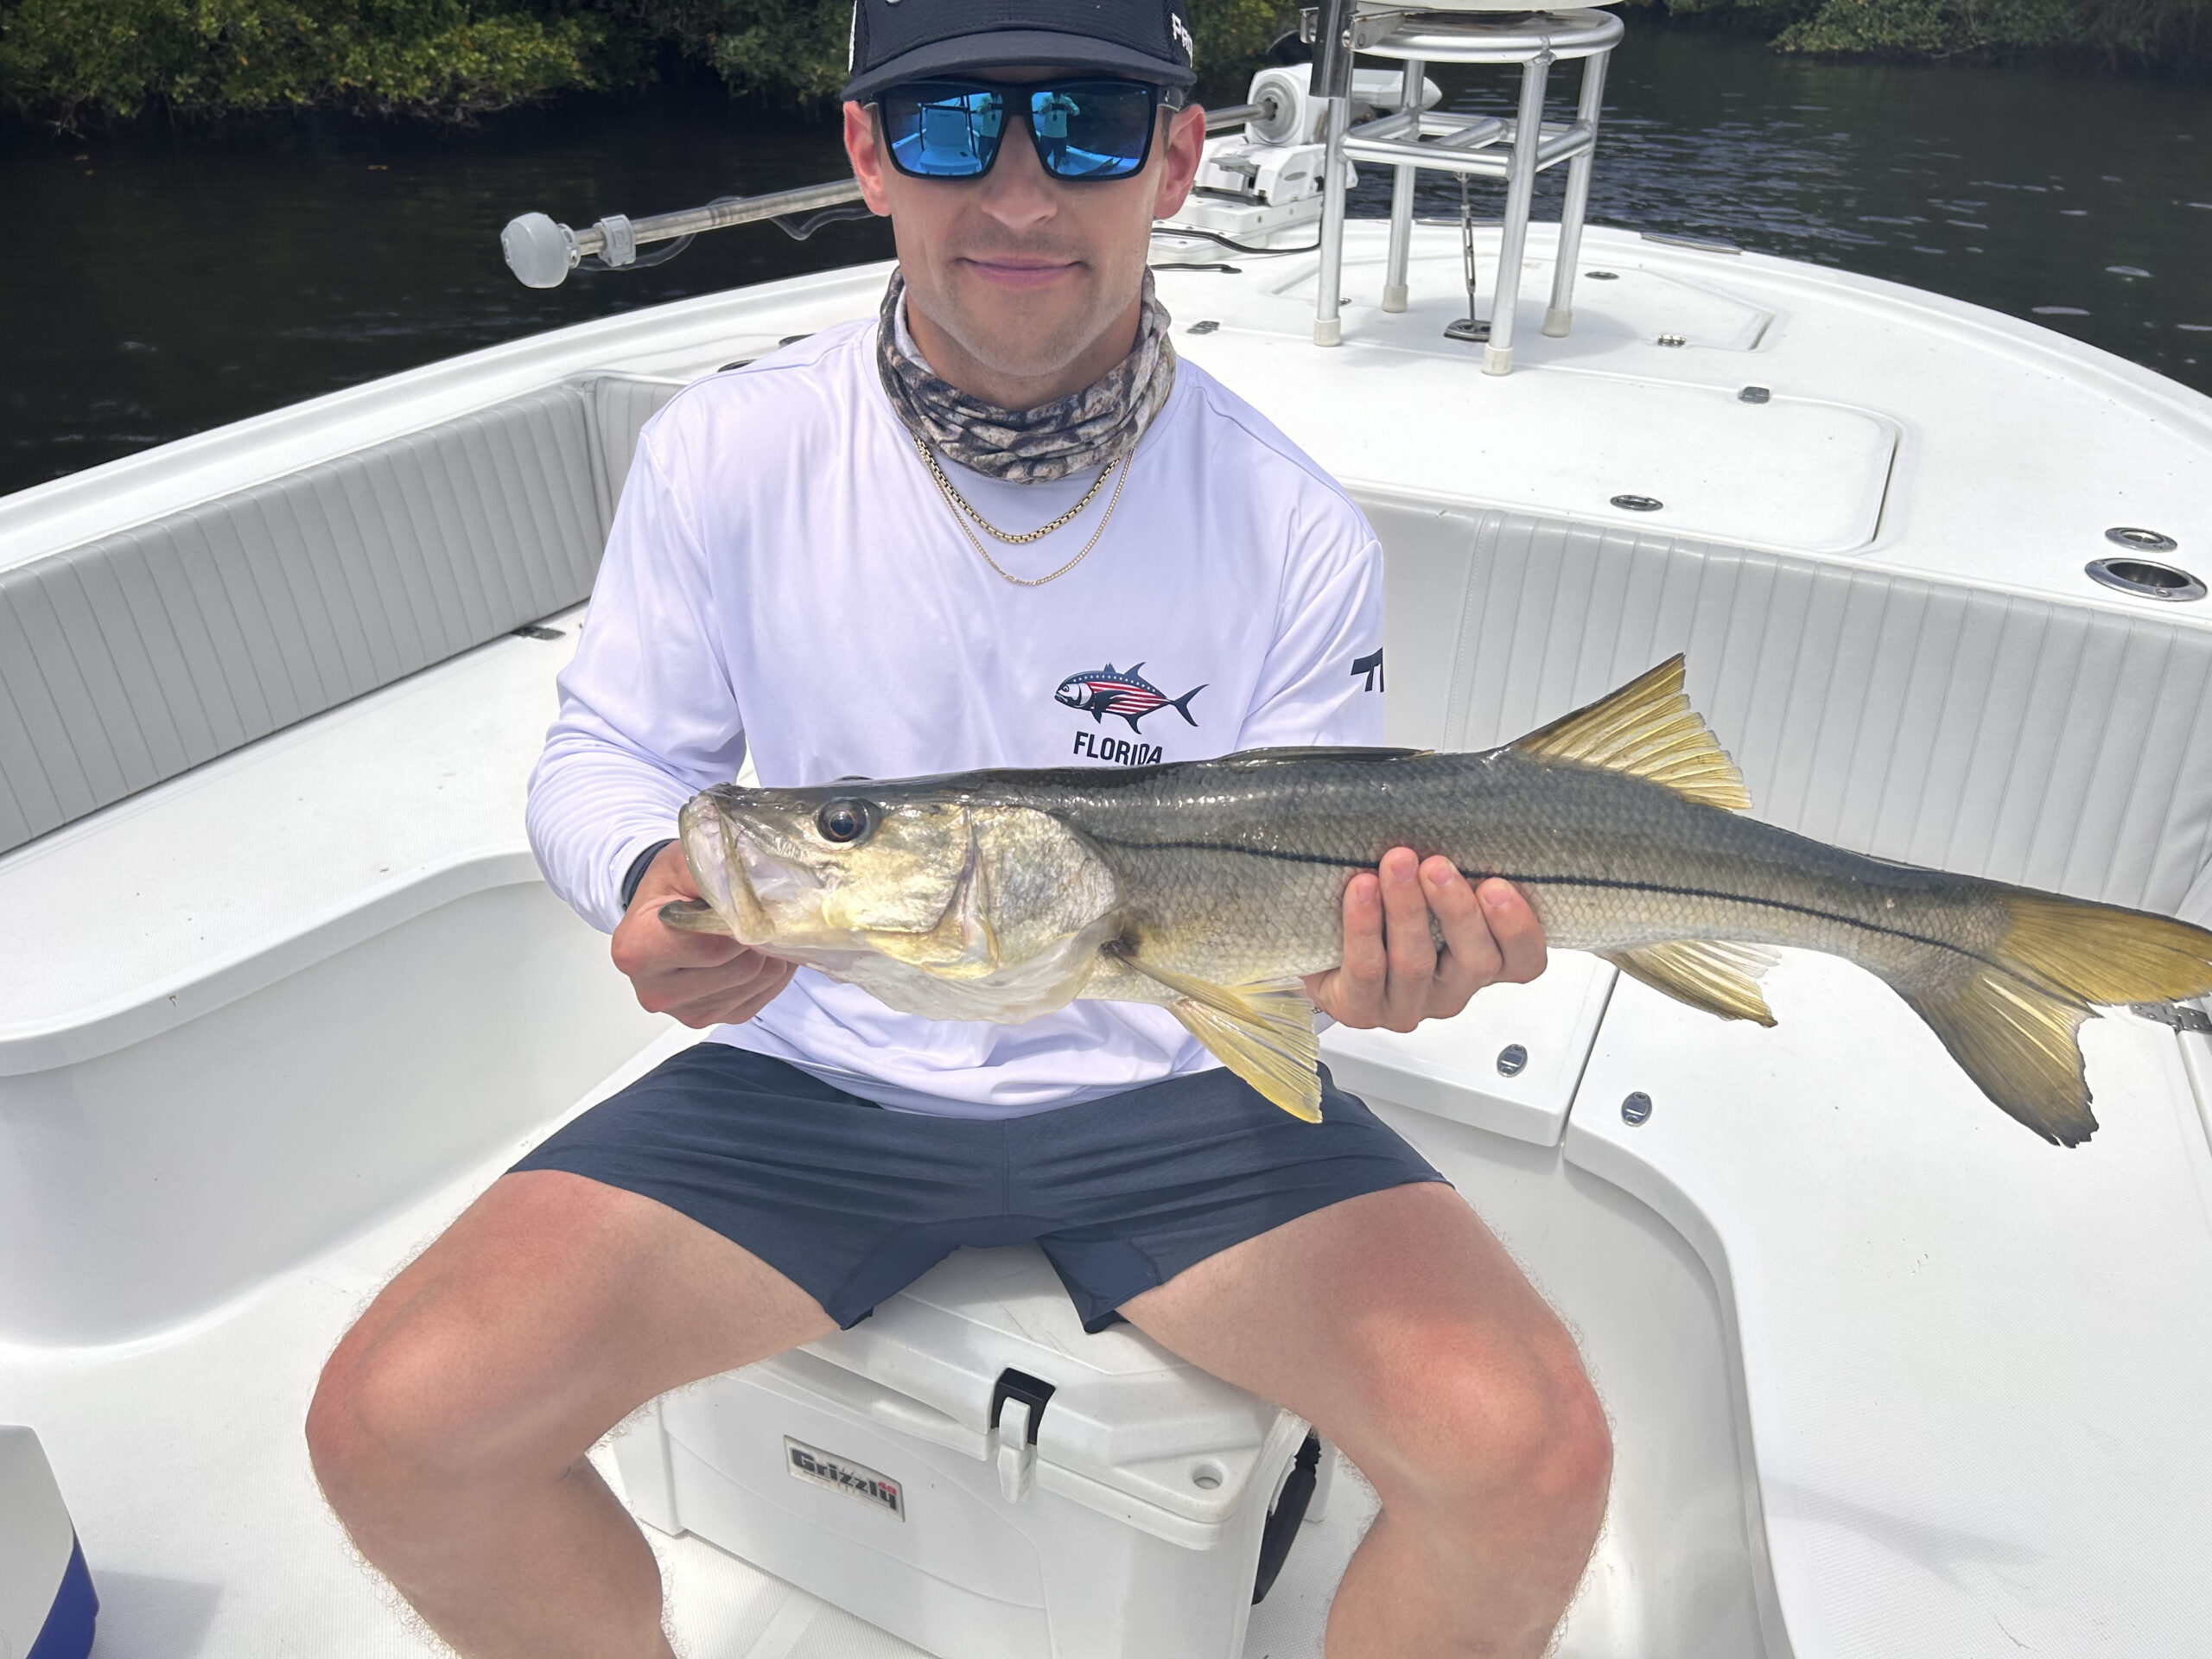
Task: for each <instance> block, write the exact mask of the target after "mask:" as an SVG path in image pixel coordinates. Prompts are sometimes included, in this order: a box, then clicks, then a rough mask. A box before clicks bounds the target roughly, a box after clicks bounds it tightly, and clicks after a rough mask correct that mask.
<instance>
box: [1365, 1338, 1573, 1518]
mask: <svg viewBox="0 0 2212 1659" xmlns="http://www.w3.org/2000/svg"><path fill="white" fill-rule="evenodd" d="M1385 1411H1386V1416H1385V1418H1384V1421H1383V1436H1384V1439H1385V1440H1386V1442H1387V1444H1388V1446H1389V1457H1388V1460H1387V1467H1386V1471H1376V1473H1377V1476H1378V1478H1377V1479H1376V1484H1377V1485H1378V1486H1379V1487H1381V1488H1383V1498H1384V1501H1385V1502H1386V1503H1388V1502H1389V1501H1390V1500H1391V1499H1392V1498H1393V1497H1395V1498H1396V1499H1398V1500H1399V1501H1400V1502H1401V1503H1404V1502H1407V1501H1411V1502H1413V1503H1418V1504H1420V1505H1421V1506H1422V1507H1424V1508H1427V1509H1430V1510H1433V1511H1434V1512H1435V1513H1436V1514H1437V1515H1438V1516H1439V1517H1440V1518H1448V1517H1450V1516H1466V1517H1469V1518H1478V1517H1481V1516H1489V1515H1496V1514H1497V1513H1499V1512H1500V1510H1501V1506H1503V1508H1506V1509H1510V1510H1515V1511H1518V1512H1521V1513H1523V1514H1526V1513H1529V1511H1531V1510H1536V1511H1541V1513H1543V1514H1544V1515H1546V1516H1551V1517H1553V1518H1554V1522H1555V1523H1557V1524H1560V1525H1563V1526H1567V1527H1570V1528H1576V1527H1580V1526H1581V1525H1585V1524H1586V1526H1587V1528H1588V1529H1589V1530H1590V1532H1591V1533H1592V1535H1594V1534H1595V1532H1596V1529H1597V1526H1598V1522H1599V1520H1600V1519H1601V1518H1602V1517H1603V1515H1604V1512H1605V1493H1606V1489H1607V1486H1608V1484H1610V1482H1611V1476H1612V1456H1613V1452H1612V1435H1611V1429H1610V1428H1609V1427H1608V1426H1607V1424H1606V1421H1605V1408H1604V1407H1603V1406H1602V1405H1600V1404H1599V1400H1598V1395H1597V1391H1596V1389H1593V1388H1592V1386H1591V1384H1590V1379H1589V1377H1588V1376H1587V1375H1586V1373H1585V1372H1584V1370H1583V1369H1582V1364H1581V1361H1580V1357H1579V1356H1578V1355H1577V1354H1576V1353H1575V1351H1574V1347H1573V1343H1572V1342H1571V1341H1570V1340H1569V1339H1568V1338H1567V1336H1566V1334H1565V1333H1564V1332H1560V1333H1559V1334H1558V1336H1557V1338H1556V1339H1555V1340H1547V1341H1542V1342H1539V1343H1536V1344H1532V1345H1531V1346H1530V1347H1529V1348H1528V1349H1527V1350H1525V1351H1522V1352H1520V1353H1517V1354H1516V1355H1514V1356H1512V1357H1510V1358H1506V1359H1503V1360H1501V1359H1500V1358H1499V1357H1498V1356H1497V1355H1496V1354H1494V1353H1483V1354H1479V1355H1469V1356H1465V1357H1462V1358H1459V1359H1458V1360H1457V1361H1456V1362H1455V1361H1453V1360H1451V1359H1443V1358H1440V1363H1433V1364H1432V1365H1430V1366H1427V1367H1425V1368H1424V1370H1423V1373H1422V1375H1421V1376H1420V1377H1419V1378H1418V1379H1415V1380H1410V1381H1407V1382H1405V1383H1401V1384H1400V1385H1399V1386H1396V1387H1395V1388H1393V1389H1392V1390H1391V1397H1390V1399H1389V1402H1387V1403H1386V1406H1385ZM1394 1489H1395V1490H1394Z"/></svg>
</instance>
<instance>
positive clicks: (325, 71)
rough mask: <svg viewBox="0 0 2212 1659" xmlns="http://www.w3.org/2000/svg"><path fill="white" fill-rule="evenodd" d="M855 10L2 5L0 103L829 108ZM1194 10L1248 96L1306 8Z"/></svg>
mask: <svg viewBox="0 0 2212 1659" xmlns="http://www.w3.org/2000/svg"><path fill="white" fill-rule="evenodd" d="M851 16H852V7H851V0H0V104H4V105H8V106H10V107H12V108H13V109H14V110H15V111H16V112H18V113H19V114H22V115H27V116H29V117H32V118H36V119H41V120H45V121H50V122H54V123H58V124H61V125H64V126H75V125H78V124H81V123H83V122H85V121H86V120H88V119H95V118H113V117H129V116H132V115H136V114H137V113H138V112H140V111H144V110H149V109H153V110H163V111H168V112H169V113H171V114H174V115H179V116H184V117H196V116H211V115H223V114H232V113H251V112H258V111H278V110H302V109H314V108H339V109H352V110H357V111H365V112H374V113H404V114H409V115H416V116H423V117H428V118H435V119H445V120H456V119H458V120H466V119H468V118H472V117H474V116H476V115H480V114H483V113H486V112H487V111H493V110H498V109H502V108H505V107H507V106H509V105H515V104H519V103H524V102H528V101H530V100H531V99H538V98H543V97H544V96H545V95H547V94H549V93H552V92H607V91H614V90H619V89H621V88H624V87H628V86H636V85H639V84H640V83H641V82H644V81H645V80H648V79H652V77H653V76H654V75H655V74H656V73H658V72H659V71H661V70H663V69H664V68H665V67H667V66H668V64H669V63H670V61H671V60H681V61H688V62H690V63H693V64H696V65H699V66H702V67H705V68H707V69H709V70H711V71H712V72H714V73H715V74H717V75H719V76H720V77H721V79H723V80H724V81H725V82H726V83H728V86H729V87H730V89H731V91H732V92H734V93H738V94H740V95H743V96H747V97H750V98H756V99H764V100H767V101H770V102H772V103H777V104H783V105H817V106H818V105H822V104H824V103H826V102H827V101H829V99H832V98H833V97H834V96H835V95H836V91H837V88H838V87H839V86H842V84H843V82H844V79H845V48H846V35H847V30H848V28H849V23H850V21H851ZM1190 16H1191V22H1192V34H1193V35H1194V37H1195V40H1196V44H1197V48H1198V62H1199V66H1200V68H1201V70H1202V71H1205V72H1207V73H1208V76H1209V79H1218V80H1219V82H1220V83H1221V84H1222V85H1224V86H1233V87H1238V88H1241V83H1242V79H1243V74H1244V73H1247V72H1248V71H1249V67H1250V66H1251V65H1252V63H1253V62H1254V61H1255V60H1256V59H1257V58H1258V57H1259V55H1260V54H1261V53H1262V51H1264V50H1265V48H1266V47H1267V44H1268V41H1270V40H1271V39H1273V38H1274V36H1275V35H1277V34H1278V33H1280V32H1281V30H1282V29H1286V28H1287V27H1290V26H1292V25H1293V24H1294V23H1295V22H1296V17H1297V13H1296V9H1295V7H1294V5H1285V4H1283V3H1280V0H1190Z"/></svg>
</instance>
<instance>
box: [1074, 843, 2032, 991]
mask: <svg viewBox="0 0 2212 1659" xmlns="http://www.w3.org/2000/svg"><path fill="white" fill-rule="evenodd" d="M1091 839H1092V840H1093V841H1096V842H1099V843H1101V844H1102V845H1103V846H1108V847H1123V848H1127V849H1129V850H1130V851H1132V852H1147V853H1235V854H1239V855H1243V856H1244V857H1247V858H1268V859H1273V860H1274V861H1277V862H1278V863H1284V864H1321V865H1326V866H1329V867H1330V868H1334V869H1339V870H1364V869H1369V868H1372V867H1371V866H1370V864H1369V863H1368V862H1367V861H1366V860H1364V859H1357V858H1334V857H1332V856H1331V855H1328V854H1326V853H1294V852H1291V851H1289V850H1287V849H1274V848H1262V847H1239V846H1236V845H1234V844H1232V843H1229V842H1212V841H1116V840H1115V839H1114V838H1113V837H1111V836H1097V835H1094V836H1092V837H1091ZM1494 875H1496V876H1503V878H1504V879H1505V880H1508V881H1517V882H1520V883H1522V885H1524V886H1527V887H1602V888H1604V889H1605V890H1606V891H1607V892H1610V893H1672V894H1674V895H1675V897H1677V898H1683V899H1713V900H1715V901H1717V902H1719V903H1725V904H1731V905H1751V906H1755V907H1757V908H1758V909H1761V910H1779V911H1783V912H1787V913H1789V914H1790V915H1793V916H1810V917H1813V918H1816V919H1818V920H1821V921H1824V922H1840V923H1841V924H1842V925H1844V926H1846V927H1853V928H1857V929H1858V930H1859V931H1860V932H1862V933H1875V934H1879V935H1880V936H1882V937H1883V938H1891V939H1904V940H1905V941H1906V942H1907V943H1908V944H1924V945H1927V946H1929V948H1930V949H1932V950H1948V951H1950V952H1952V953H1953V954H1954V955H1955V956H1961V957H1966V958H1967V960H1968V961H1970V962H1978V963H1981V965H1982V966H1983V967H1985V968H1993V969H1996V970H1997V971H1998V972H1999V973H2000V974H2003V975H2004V976H2005V977H2007V978H2008V979H2018V978H2019V977H2020V974H2019V971H2018V969H2014V968H2012V967H2011V966H2009V965H2007V964H2006V963H2002V962H1999V961H1997V960H1996V959H1994V958H1993V957H1985V956H1983V955H1982V954H1981V953H1980V951H1978V950H1967V948H1966V947H1965V946H1963V945H1960V944H1953V943H1952V942H1951V941H1950V940H1948V939H1936V938H1929V936H1928V935H1926V934H1925V933H1913V932H1909V931H1906V930H1905V929H1904V928H1901V927H1884V926H1882V925H1880V924H1878V923H1876V922H1865V921H1861V920H1859V918H1857V917H1856V916H1846V915H1843V914H1841V913H1840V912H1836V911H1833V910H1822V909H1821V908H1820V907H1819V906H1816V905H1796V904H1792V903H1790V902H1789V900H1788V899H1761V898H1759V897H1758V896H1757V895H1756V894H1753V893H1723V892H1719V891H1718V890H1717V889H1714V888H1710V887H1667V886H1665V885H1663V884H1662V883H1660V882H1657V881H1627V880H1621V879H1619V878H1618V877H1612V876H1603V875H1516V874H1514V872H1512V871H1511V870H1484V871H1483V872H1482V873H1481V874H1478V876H1477V877H1476V878H1475V879H1476V880H1482V881H1486V880H1489V879H1490V878H1491V876H1494ZM2069 995H2070V993H2069Z"/></svg>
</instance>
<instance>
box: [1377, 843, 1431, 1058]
mask: <svg viewBox="0 0 2212 1659" xmlns="http://www.w3.org/2000/svg"><path fill="white" fill-rule="evenodd" d="M1378 874H1379V875H1380V877H1381V880H1382V889H1383V938H1384V941H1385V944H1386V946H1387V948H1388V950H1389V963H1390V973H1389V982H1388V983H1387V984H1386V985H1385V986H1384V988H1383V1024H1385V1025H1386V1026H1388V1027H1390V1029H1391V1030H1393V1031H1411V1030H1412V1029H1413V1028H1414V1027H1415V1026H1417V1025H1419V1024H1420V1023H1421V1020H1422V1018H1423V1017H1424V1016H1425V1015H1427V1013H1428V994H1429V988H1430V984H1431V982H1432V981H1433V979H1434V978H1435V976H1436V941H1435V939H1434V938H1433V936H1432V935H1431V934H1430V932H1429V926H1428V896H1427V893H1425V892H1423V891H1422V883H1421V864H1420V861H1419V860H1417V859H1416V858H1415V857H1414V855H1413V853H1412V851H1411V850H1410V849H1407V848H1404V847H1394V848H1392V849H1390V850H1389V852H1387V853H1385V854H1383V862H1382V865H1381V867H1380V869H1379V871H1378Z"/></svg>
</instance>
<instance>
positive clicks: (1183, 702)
mask: <svg viewBox="0 0 2212 1659" xmlns="http://www.w3.org/2000/svg"><path fill="white" fill-rule="evenodd" d="M1203 690H1205V687H1204V686H1203V685H1194V686H1192V688H1191V689H1190V690H1187V691H1185V693H1184V694H1183V695H1182V696H1179V697H1175V698H1173V699H1171V700H1170V701H1169V702H1168V704H1167V706H1168V707H1169V708H1170V709H1173V710H1174V711H1175V712H1176V713H1177V714H1179V715H1182V716H1183V718H1184V720H1185V721H1186V722H1188V723H1189V724H1191V725H1192V726H1195V725H1197V724H1198V720H1197V718H1196V717H1195V716H1194V715H1192V713H1191V699H1192V697H1195V696H1198V693H1199V692H1201V691H1203Z"/></svg>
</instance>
